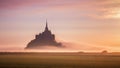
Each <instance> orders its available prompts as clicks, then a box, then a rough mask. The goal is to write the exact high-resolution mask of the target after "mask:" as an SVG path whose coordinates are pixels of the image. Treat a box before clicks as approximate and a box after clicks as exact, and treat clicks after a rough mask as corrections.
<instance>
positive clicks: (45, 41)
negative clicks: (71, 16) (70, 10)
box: [25, 20, 62, 49]
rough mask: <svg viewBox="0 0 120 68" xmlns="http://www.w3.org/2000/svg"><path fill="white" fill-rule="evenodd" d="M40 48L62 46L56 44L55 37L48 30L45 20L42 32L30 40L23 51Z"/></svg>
mask: <svg viewBox="0 0 120 68" xmlns="http://www.w3.org/2000/svg"><path fill="white" fill-rule="evenodd" d="M41 46H56V47H61V46H62V44H61V43H58V42H56V40H55V35H54V34H52V33H51V31H50V30H49V29H48V24H47V20H46V27H45V30H44V32H42V33H40V34H38V35H36V36H35V39H33V40H31V41H30V42H29V43H28V45H27V47H26V48H25V49H37V48H40V47H41Z"/></svg>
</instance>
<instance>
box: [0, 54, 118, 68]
mask: <svg viewBox="0 0 120 68" xmlns="http://www.w3.org/2000/svg"><path fill="white" fill-rule="evenodd" d="M0 68H120V54H112V53H110V54H108V53H107V54H100V53H3V52H2V53H0Z"/></svg>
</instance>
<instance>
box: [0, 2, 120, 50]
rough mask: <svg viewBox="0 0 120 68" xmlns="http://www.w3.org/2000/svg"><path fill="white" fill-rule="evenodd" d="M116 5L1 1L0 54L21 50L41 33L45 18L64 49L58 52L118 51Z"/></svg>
mask: <svg viewBox="0 0 120 68" xmlns="http://www.w3.org/2000/svg"><path fill="white" fill-rule="evenodd" d="M119 3H120V1H119V0H24V1H20V0H19V1H18V0H10V1H9V0H0V51H12V50H15V51H17V50H18V51H19V50H21V49H22V50H23V49H24V47H26V45H27V43H28V42H29V41H30V40H32V39H34V37H35V35H36V34H39V33H41V32H43V30H44V27H45V20H46V18H47V19H48V24H49V29H50V30H51V32H52V33H53V34H55V36H56V40H57V41H58V42H62V43H63V44H64V45H65V46H67V47H66V48H63V49H60V50H58V51H97V52H98V51H102V50H108V51H120V32H119V31H120V20H119V19H120V10H119V8H120V4H119ZM45 50H46V51H47V50H48V51H49V48H48V49H47V48H46V49H45ZM54 51H57V48H56V49H55V48H54Z"/></svg>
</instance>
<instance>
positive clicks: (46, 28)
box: [45, 19, 49, 31]
mask: <svg viewBox="0 0 120 68" xmlns="http://www.w3.org/2000/svg"><path fill="white" fill-rule="evenodd" d="M48 30H49V29H48V23H47V19H46V27H45V31H48Z"/></svg>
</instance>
